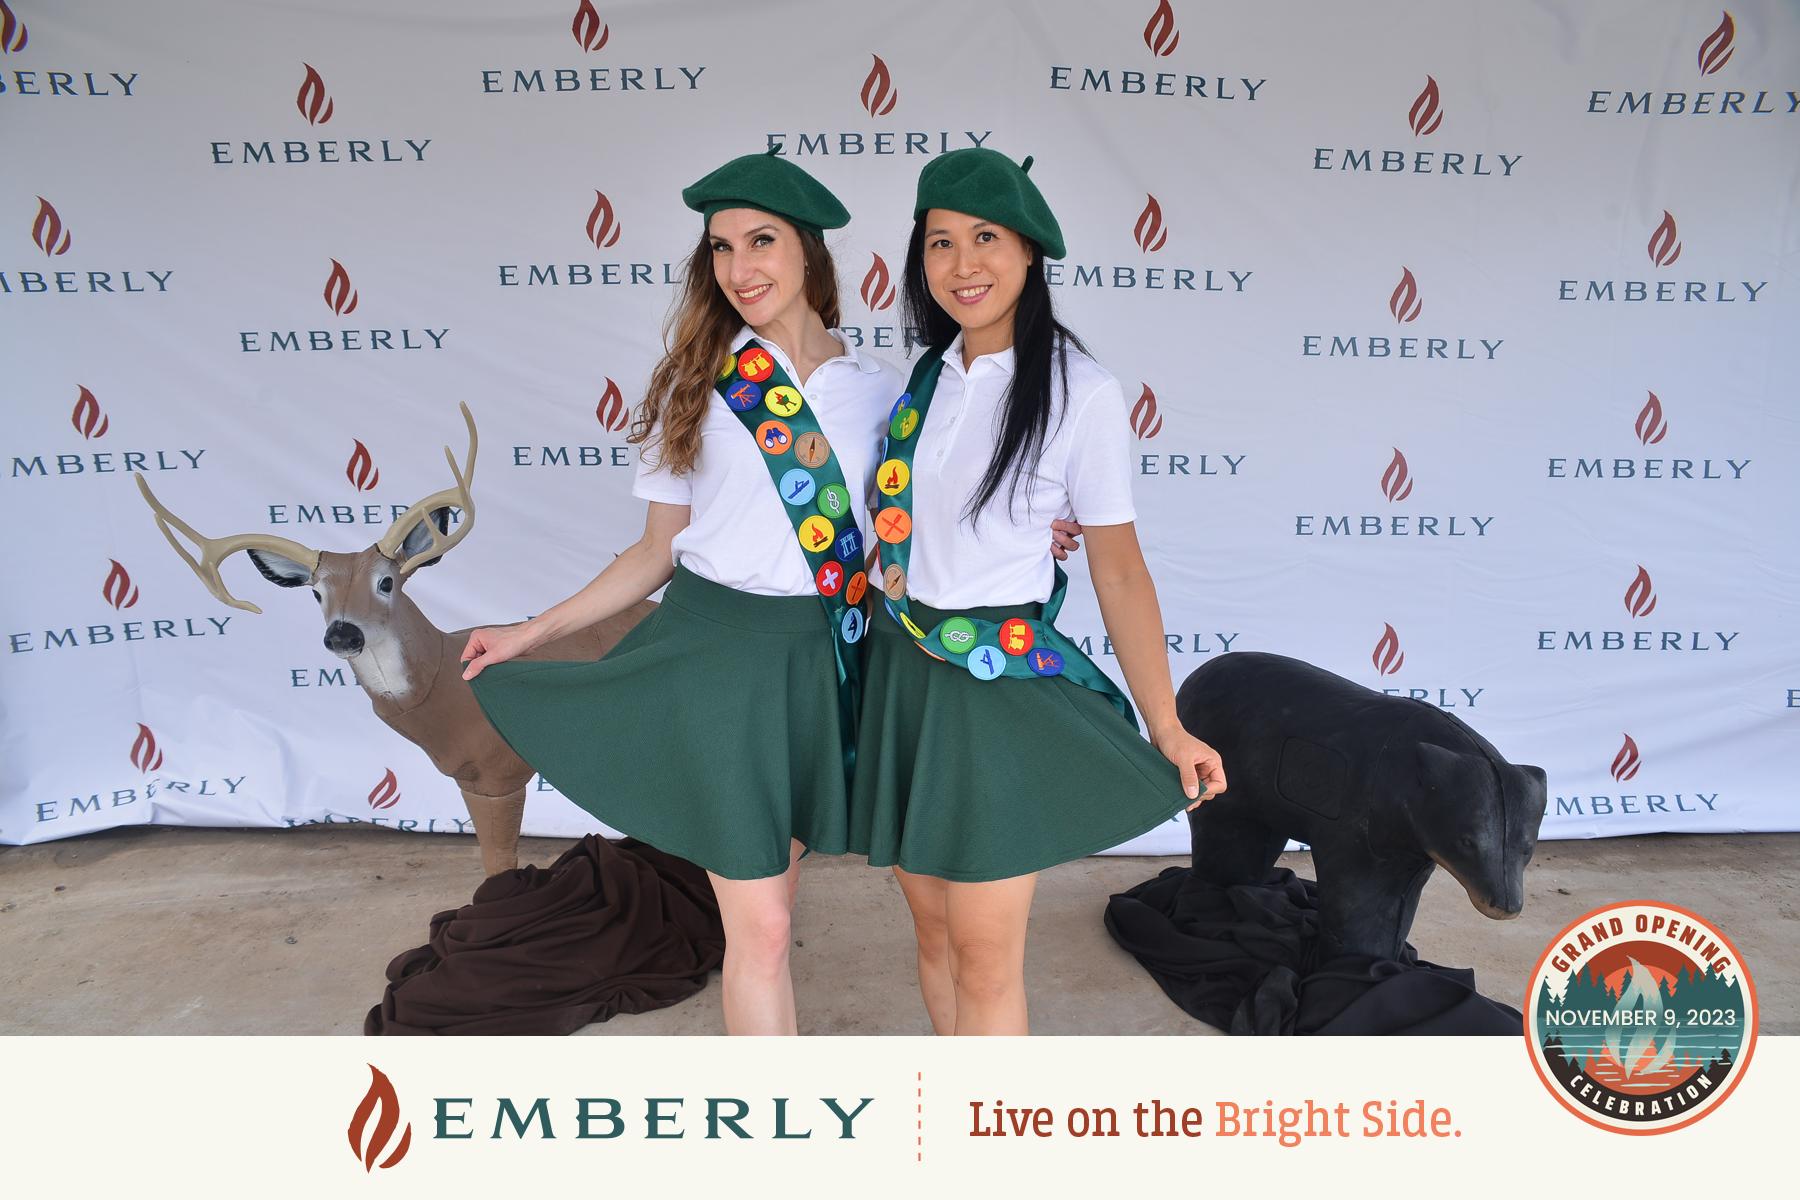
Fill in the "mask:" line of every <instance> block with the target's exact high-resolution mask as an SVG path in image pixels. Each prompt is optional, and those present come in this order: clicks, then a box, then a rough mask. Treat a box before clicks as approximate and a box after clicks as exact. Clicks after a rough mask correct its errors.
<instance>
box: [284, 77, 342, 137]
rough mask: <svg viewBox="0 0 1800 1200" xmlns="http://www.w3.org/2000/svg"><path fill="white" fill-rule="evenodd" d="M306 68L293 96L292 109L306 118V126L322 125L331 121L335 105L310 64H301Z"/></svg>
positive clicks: (323, 82)
mask: <svg viewBox="0 0 1800 1200" xmlns="http://www.w3.org/2000/svg"><path fill="white" fill-rule="evenodd" d="M300 65H301V66H303V67H305V68H306V78H305V80H303V81H302V82H301V84H300V91H299V93H298V94H296V95H295V96H294V107H295V108H298V109H299V110H300V115H301V116H303V117H305V118H306V123H307V124H308V125H323V124H324V123H325V122H327V121H329V120H331V114H332V113H333V112H335V111H336V109H337V105H336V103H335V102H334V101H333V100H332V99H331V97H330V96H327V95H326V94H325V81H324V80H323V79H321V78H320V77H319V73H318V72H317V71H315V70H314V69H313V65H312V64H311V63H301V64H300Z"/></svg>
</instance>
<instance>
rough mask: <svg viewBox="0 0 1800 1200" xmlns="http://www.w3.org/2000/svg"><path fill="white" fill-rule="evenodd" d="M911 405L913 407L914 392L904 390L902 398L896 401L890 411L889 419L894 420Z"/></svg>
mask: <svg viewBox="0 0 1800 1200" xmlns="http://www.w3.org/2000/svg"><path fill="white" fill-rule="evenodd" d="M910 407H912V393H911V392H902V393H901V395H900V398H899V399H898V400H896V401H894V407H893V408H892V409H891V410H890V411H889V412H888V420H890V421H892V420H893V419H894V418H895V417H897V416H899V415H900V414H901V413H902V412H903V411H905V410H906V409H908V408H910Z"/></svg>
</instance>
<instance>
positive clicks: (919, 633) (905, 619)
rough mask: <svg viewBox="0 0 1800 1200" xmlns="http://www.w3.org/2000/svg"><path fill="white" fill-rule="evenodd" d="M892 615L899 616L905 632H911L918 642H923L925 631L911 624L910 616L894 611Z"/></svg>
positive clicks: (921, 643)
mask: <svg viewBox="0 0 1800 1200" xmlns="http://www.w3.org/2000/svg"><path fill="white" fill-rule="evenodd" d="M892 607H893V606H892V605H889V608H890V609H891V608H892ZM894 615H895V616H896V617H899V618H900V624H902V625H904V626H905V627H906V632H908V633H910V634H912V635H913V637H914V638H916V639H918V641H919V644H920V645H923V644H924V642H925V631H924V630H923V629H920V628H919V627H918V626H917V625H915V624H913V619H912V618H911V617H909V616H907V615H906V614H905V613H903V612H895V613H894ZM932 657H933V658H936V657H937V655H935V654H934V655H932Z"/></svg>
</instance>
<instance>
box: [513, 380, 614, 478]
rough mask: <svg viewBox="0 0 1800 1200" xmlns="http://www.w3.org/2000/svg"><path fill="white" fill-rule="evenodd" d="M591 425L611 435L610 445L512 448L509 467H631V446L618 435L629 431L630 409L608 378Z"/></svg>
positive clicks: (518, 446)
mask: <svg viewBox="0 0 1800 1200" xmlns="http://www.w3.org/2000/svg"><path fill="white" fill-rule="evenodd" d="M594 422H595V424H597V425H599V426H600V429H601V431H602V432H603V433H607V434H611V435H613V440H612V442H611V443H610V444H609V445H604V446H600V445H586V444H584V445H578V446H570V445H562V446H545V445H538V446H532V445H515V446H513V448H512V465H513V466H515V467H632V466H635V465H636V463H635V462H634V460H633V458H632V454H631V447H630V445H628V444H627V443H626V442H625V441H623V440H622V439H621V438H620V436H619V435H621V434H623V433H625V431H626V430H628V429H630V428H631V408H630V406H629V405H627V404H626V403H625V396H624V393H622V392H621V391H620V390H619V385H618V384H616V383H614V382H613V381H612V379H611V377H610V376H609V377H607V379H606V386H605V388H603V389H602V390H601V392H600V401H599V403H597V404H595V405H594Z"/></svg>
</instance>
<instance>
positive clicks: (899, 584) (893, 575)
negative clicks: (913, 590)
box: [881, 563, 906, 600]
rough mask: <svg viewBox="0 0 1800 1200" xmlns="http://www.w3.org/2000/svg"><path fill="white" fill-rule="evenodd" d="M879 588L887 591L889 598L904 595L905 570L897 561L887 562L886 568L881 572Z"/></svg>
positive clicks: (894, 598) (892, 598)
mask: <svg viewBox="0 0 1800 1200" xmlns="http://www.w3.org/2000/svg"><path fill="white" fill-rule="evenodd" d="M881 590H882V591H884V592H886V593H887V597H888V599H889V600H898V599H899V598H900V597H902V596H904V595H906V572H905V571H903V570H901V568H900V564H899V563H889V564H888V569H887V570H885V571H883V572H882V573H881Z"/></svg>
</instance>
